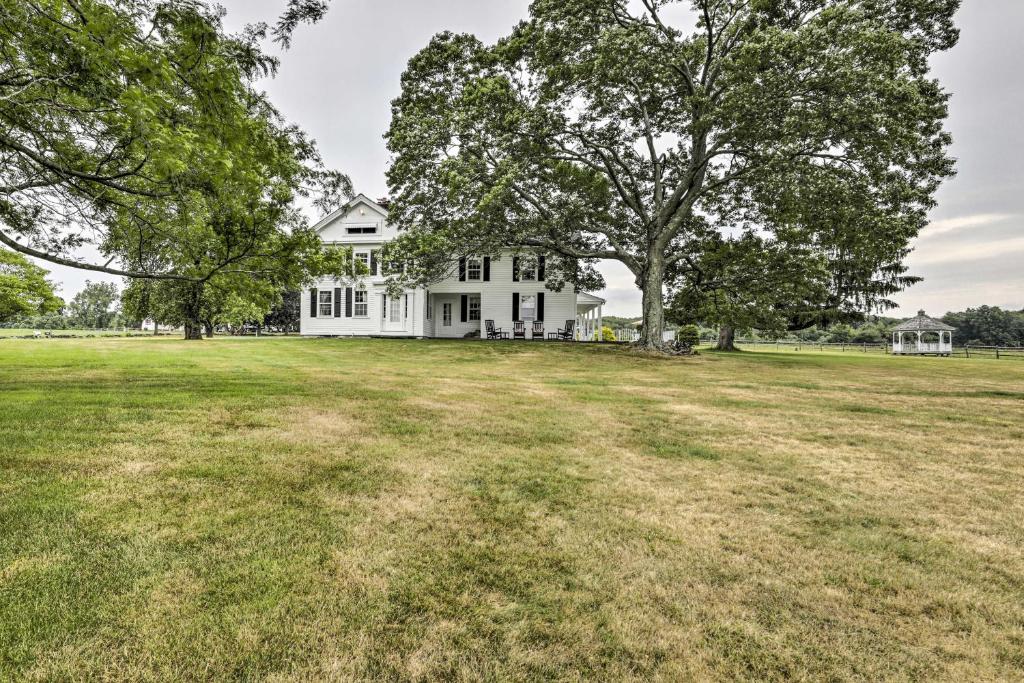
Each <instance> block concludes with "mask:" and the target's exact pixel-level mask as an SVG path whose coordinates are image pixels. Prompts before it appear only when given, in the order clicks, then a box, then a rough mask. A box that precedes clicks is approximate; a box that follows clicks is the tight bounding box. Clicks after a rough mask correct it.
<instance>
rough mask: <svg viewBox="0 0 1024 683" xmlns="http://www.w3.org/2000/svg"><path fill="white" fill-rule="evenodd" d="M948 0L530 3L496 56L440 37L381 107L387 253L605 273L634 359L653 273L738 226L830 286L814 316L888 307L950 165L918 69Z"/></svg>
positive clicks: (936, 110) (931, 85)
mask: <svg viewBox="0 0 1024 683" xmlns="http://www.w3.org/2000/svg"><path fill="white" fill-rule="evenodd" d="M958 5H959V0H842V1H840V0H756V1H751V0H692V2H689V1H688V2H683V1H681V0H641V2H626V1H625V0H535V1H534V2H533V4H532V5H531V7H530V18H529V20H528V21H525V22H523V23H521V24H520V25H519V26H517V27H515V29H514V30H513V31H512V33H511V34H509V35H508V36H507V37H506V38H503V39H502V40H499V41H498V42H497V43H496V44H494V45H485V44H484V43H482V42H481V41H480V40H478V39H477V38H475V37H474V36H471V35H456V34H451V33H443V34H440V35H438V36H436V37H435V38H434V39H433V40H432V41H431V42H430V44H429V45H428V46H427V47H426V48H424V49H423V50H422V51H421V52H420V53H419V54H417V55H416V56H415V57H414V58H413V59H412V60H411V61H410V63H409V66H408V69H407V71H406V73H405V74H404V75H403V78H402V93H401V96H400V97H399V98H398V99H397V100H396V101H395V102H394V104H393V113H394V117H393V121H392V125H391V128H390V130H389V132H388V134H387V140H388V144H389V147H390V149H391V151H392V152H393V153H394V161H393V163H392V166H391V168H390V170H389V173H388V180H389V184H390V186H391V194H392V199H393V202H392V204H391V214H392V218H393V220H394V221H395V222H396V223H397V224H398V225H399V226H400V227H401V228H402V229H403V230H404V231H405V234H404V236H403V238H402V239H401V240H400V241H399V243H398V244H397V245H396V246H395V247H394V252H393V253H395V254H399V255H401V256H402V257H405V258H409V259H414V261H415V267H413V268H410V269H408V270H407V271H406V273H407V277H409V278H410V279H420V280H425V279H429V278H431V277H437V276H439V275H443V274H444V272H443V271H444V269H445V268H447V267H449V266H448V265H447V264H450V263H451V262H452V258H453V257H455V256H458V255H462V254H466V253H490V254H495V253H498V252H500V251H502V250H504V249H509V248H512V249H522V248H537V249H540V250H545V251H548V252H553V253H555V254H559V255H561V256H562V257H563V260H562V264H563V265H562V266H561V274H562V276H563V277H562V278H561V279H560V280H559V281H557V283H556V284H559V283H561V282H572V283H573V284H575V285H576V286H591V285H592V284H593V283H594V282H595V281H596V278H595V277H594V272H593V268H592V266H593V263H594V262H595V260H596V259H615V260H619V261H621V262H622V263H624V264H625V265H626V266H627V267H628V268H629V269H630V270H631V271H632V273H633V274H634V276H635V278H636V283H637V286H638V287H639V288H640V289H641V290H642V292H643V312H644V319H645V324H644V329H643V334H642V338H641V342H642V343H643V344H644V345H647V346H658V345H660V343H661V342H660V340H661V332H662V327H663V324H664V310H663V305H664V286H665V284H666V275H667V273H668V272H669V271H670V270H672V269H675V270H679V269H683V268H684V267H686V266H690V265H691V264H692V266H696V267H700V266H701V263H702V262H706V259H704V258H703V256H704V253H705V250H706V249H709V248H710V249H711V250H713V251H716V252H718V251H719V250H720V246H718V243H717V242H716V239H715V236H716V235H719V236H723V235H725V236H730V235H735V234H737V233H739V234H745V233H752V234H753V235H755V236H756V237H757V238H759V239H760V240H761V241H760V245H762V246H764V247H765V249H766V250H767V251H766V254H767V256H766V258H767V259H769V260H771V259H774V258H776V255H774V254H773V253H772V249H773V247H772V245H774V244H777V243H780V241H781V243H785V244H799V245H802V247H803V249H804V251H805V253H806V256H807V258H808V259H809V260H810V264H811V267H813V268H814V269H816V270H818V269H820V268H821V264H822V263H823V264H825V268H826V269H827V271H828V274H829V275H828V278H827V280H828V285H829V286H828V288H827V290H819V294H821V296H819V297H818V300H817V301H815V302H813V303H814V304H815V307H816V308H817V309H818V311H819V312H821V311H824V312H826V313H827V312H831V311H837V310H839V311H843V310H849V309H854V308H857V309H870V308H884V307H885V306H886V305H888V304H889V301H888V298H887V297H888V295H889V294H891V293H893V292H894V291H897V290H898V289H900V288H901V287H903V286H905V285H906V284H908V283H909V281H908V280H907V279H905V276H904V267H903V265H902V260H903V257H904V256H905V254H906V252H907V244H908V241H909V240H910V239H911V238H912V237H913V236H915V235H916V234H917V232H918V231H919V230H920V228H921V227H922V226H923V225H924V224H925V222H926V213H927V211H928V209H929V208H930V207H931V206H932V205H933V202H934V193H935V190H936V188H937V186H938V183H939V181H940V180H941V179H942V178H943V177H945V176H948V175H949V174H950V173H952V162H951V160H950V159H949V158H948V157H947V155H946V149H947V147H948V145H949V142H950V139H949V136H948V134H946V133H945V132H944V130H943V128H942V123H943V121H944V119H945V117H946V114H947V95H946V93H944V92H943V91H942V89H941V87H940V86H939V84H938V83H936V82H935V81H934V80H933V79H932V78H930V77H929V74H928V58H929V56H930V55H931V54H933V53H934V52H936V51H938V50H945V49H948V48H950V47H951V46H952V45H954V44H955V42H956V40H957V37H958V34H957V29H956V28H955V26H954V25H953V15H954V13H955V12H956V10H957V7H958ZM746 249H747V246H746V245H743V246H740V247H738V251H739V252H745V251H746ZM754 257H756V253H755V254H754ZM712 260H717V257H713V258H712ZM743 260H744V261H746V260H749V259H748V255H746V254H745V255H744V256H743ZM762 270H767V267H766V266H765V267H762ZM694 277H696V274H694V275H693V276H692V277H691V280H692V279H693V278H694ZM824 294H827V295H828V296H824ZM788 298H789V297H788V296H784V297H783V299H788ZM808 308H809V307H808V306H803V307H802V308H801V312H802V313H806V312H807V310H808ZM811 322H813V320H808V321H807V324H811Z"/></svg>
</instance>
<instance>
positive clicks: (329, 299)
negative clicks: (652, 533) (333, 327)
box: [318, 289, 334, 318]
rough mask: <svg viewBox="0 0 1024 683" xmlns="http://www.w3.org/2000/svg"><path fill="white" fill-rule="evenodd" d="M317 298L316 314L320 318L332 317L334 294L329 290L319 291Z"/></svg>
mask: <svg viewBox="0 0 1024 683" xmlns="http://www.w3.org/2000/svg"><path fill="white" fill-rule="evenodd" d="M319 296H320V310H319V311H318V312H319V314H320V317H321V318H329V317H331V316H332V315H334V292H333V291H331V290H329V289H321V290H320V292H319Z"/></svg>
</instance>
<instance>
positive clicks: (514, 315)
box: [512, 292, 519, 320]
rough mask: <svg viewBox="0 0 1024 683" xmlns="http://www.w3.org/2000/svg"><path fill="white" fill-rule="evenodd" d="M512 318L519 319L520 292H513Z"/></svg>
mask: <svg viewBox="0 0 1024 683" xmlns="http://www.w3.org/2000/svg"><path fill="white" fill-rule="evenodd" d="M512 320H519V292H513V293H512Z"/></svg>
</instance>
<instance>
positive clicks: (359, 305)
mask: <svg viewBox="0 0 1024 683" xmlns="http://www.w3.org/2000/svg"><path fill="white" fill-rule="evenodd" d="M352 294H353V296H354V297H355V298H354V299H353V300H352V303H353V306H352V315H354V316H355V317H357V318H365V317H367V316H369V315H370V295H369V293H368V292H367V291H366V290H365V289H357V290H355V291H354V292H352Z"/></svg>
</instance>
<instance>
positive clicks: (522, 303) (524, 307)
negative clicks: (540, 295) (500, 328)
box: [519, 294, 537, 322]
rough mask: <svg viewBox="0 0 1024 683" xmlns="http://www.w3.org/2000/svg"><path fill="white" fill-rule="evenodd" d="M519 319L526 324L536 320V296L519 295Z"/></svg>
mask: <svg viewBox="0 0 1024 683" xmlns="http://www.w3.org/2000/svg"><path fill="white" fill-rule="evenodd" d="M519 319H520V320H524V321H526V322H533V321H534V320H536V319H537V295H536V294H520V295H519Z"/></svg>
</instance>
